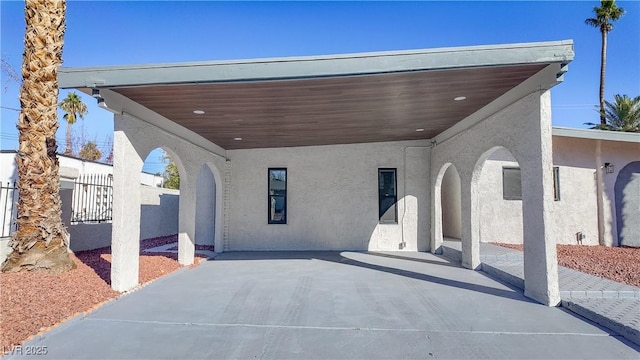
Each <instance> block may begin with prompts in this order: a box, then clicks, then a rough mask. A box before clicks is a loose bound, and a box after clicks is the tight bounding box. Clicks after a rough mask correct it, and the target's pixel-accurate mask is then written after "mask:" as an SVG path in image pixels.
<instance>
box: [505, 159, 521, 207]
mask: <svg viewBox="0 0 640 360" xmlns="http://www.w3.org/2000/svg"><path fill="white" fill-rule="evenodd" d="M502 198H503V199H505V200H522V182H521V181H520V168H519V167H506V166H505V167H503V168H502Z"/></svg>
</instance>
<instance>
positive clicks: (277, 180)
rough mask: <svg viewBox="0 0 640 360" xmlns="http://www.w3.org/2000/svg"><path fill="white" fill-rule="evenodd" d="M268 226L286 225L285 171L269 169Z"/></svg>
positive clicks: (283, 169)
mask: <svg viewBox="0 0 640 360" xmlns="http://www.w3.org/2000/svg"><path fill="white" fill-rule="evenodd" d="M268 181H269V199H268V206H269V219H268V220H269V224H286V223H287V169H286V168H269V180H268Z"/></svg>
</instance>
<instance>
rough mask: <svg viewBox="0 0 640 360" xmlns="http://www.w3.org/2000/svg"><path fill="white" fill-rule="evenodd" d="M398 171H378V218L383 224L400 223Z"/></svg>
mask: <svg viewBox="0 0 640 360" xmlns="http://www.w3.org/2000/svg"><path fill="white" fill-rule="evenodd" d="M397 202H398V196H397V192H396V169H378V216H379V219H380V222H381V223H398V209H397V206H396V203H397Z"/></svg>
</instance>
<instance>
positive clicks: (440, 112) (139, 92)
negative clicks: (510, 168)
mask: <svg viewBox="0 0 640 360" xmlns="http://www.w3.org/2000/svg"><path fill="white" fill-rule="evenodd" d="M573 56H574V52H573V43H572V41H557V42H546V43H528V44H508V45H494V46H475V47H460V48H443V49H429V50H412V51H397V52H381V53H364V54H350V55H334V56H321V57H303V58H278V59H257V60H243V61H225V62H200V63H183V64H157V65H140V66H113V67H100V68H70V69H69V68H61V69H60V71H59V84H60V87H61V88H76V89H79V90H80V91H83V92H85V93H87V94H91V95H92V96H94V97H95V98H96V100H97V102H98V104H99V106H101V107H103V108H105V109H107V110H109V111H111V112H113V113H114V114H115V116H114V129H115V132H114V164H115V166H114V213H113V234H112V271H111V275H112V279H111V280H112V281H111V285H112V287H113V288H114V289H116V290H119V291H126V290H129V289H131V288H133V287H134V286H136V285H137V284H138V270H137V269H138V251H137V246H138V245H137V244H138V241H139V238H140V236H139V234H140V201H141V194H140V190H139V189H138V187H137V186H132V185H133V184H134V183H137V181H138V180H137V179H138V177H137V174H138V173H139V172H140V171H141V169H142V165H143V159H145V158H146V157H147V155H148V154H149V152H150V151H151V150H153V149H155V148H157V147H161V148H162V149H164V150H165V151H167V152H168V153H169V155H170V156H171V158H172V159H173V160H174V161H175V163H176V165H177V167H178V169H179V172H180V187H181V191H180V206H179V218H180V219H179V237H178V239H179V246H178V247H179V252H178V259H179V262H180V263H182V264H190V263H192V262H193V259H194V250H195V244H200V243H209V242H210V243H213V244H215V249H216V251H218V252H220V251H232V250H233V251H238V250H373V251H379V250H380V251H390V250H395V251H398V250H400V251H432V252H438V251H440V248H441V244H442V238H443V236H442V235H443V234H442V233H443V229H442V225H443V224H442V223H443V222H442V213H443V206H442V201H441V197H442V196H441V186H442V181H443V176H444V174H445V172H446V171H447V169H448V168H450V167H451V166H455V168H456V169H457V172H458V175H459V178H460V185H461V192H460V203H461V204H462V205H461V207H460V208H461V221H460V223H461V226H460V229H461V231H460V236H461V238H462V264H463V266H465V267H468V268H471V269H476V268H478V266H479V265H480V256H479V243H480V218H481V214H480V206H479V199H480V195H481V184H479V182H478V179H479V174H480V172H481V169H482V166H483V164H484V162H485V160H486V159H487V158H489V157H490V156H491V154H492V153H493V152H495V151H496V150H499V149H501V148H505V149H508V150H509V152H510V153H511V154H513V156H514V157H515V158H517V159H518V160H519V167H520V168H521V171H522V181H521V187H522V189H523V192H522V197H523V201H522V208H523V212H524V214H525V216H524V225H523V229H524V235H523V237H524V241H525V242H527V244H528V246H527V247H526V248H525V251H524V258H525V264H526V266H525V269H524V275H525V295H527V296H529V297H531V298H533V299H536V300H538V301H540V302H542V303H545V304H550V305H556V304H557V303H558V302H559V300H560V297H559V290H558V274H557V262H556V256H555V251H556V248H555V236H554V235H553V229H554V226H553V221H554V219H553V211H552V209H553V208H554V206H555V205H554V202H553V193H552V192H553V179H552V173H551V169H552V167H553V161H552V160H553V158H552V157H553V154H552V137H551V110H550V109H551V96H550V92H549V90H550V89H551V88H552V87H553V86H555V85H557V84H558V83H560V82H561V81H562V80H563V76H564V73H565V72H567V64H568V63H569V62H571V61H572V59H573ZM272 179H277V181H276V180H274V181H271V180H272ZM524 189H526V190H524Z"/></svg>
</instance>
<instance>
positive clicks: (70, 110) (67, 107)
mask: <svg viewBox="0 0 640 360" xmlns="http://www.w3.org/2000/svg"><path fill="white" fill-rule="evenodd" d="M58 107H60V109H62V111H64V112H65V114H64V116H63V118H64V119H65V120H66V121H67V131H66V138H65V140H66V149H65V150H64V154H65V155H73V151H72V149H71V148H72V146H71V125H73V124H75V123H76V120H78V118H80V119H84V116H85V115H86V114H87V113H88V112H89V110H87V105H85V103H83V102H82V99H80V96H78V94H76V93H74V92H70V93H68V94H67V97H66V98H64V100H62V102H60V104H58Z"/></svg>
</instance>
